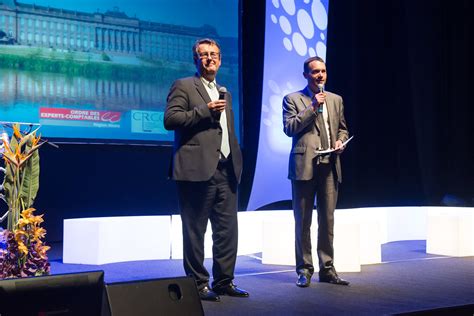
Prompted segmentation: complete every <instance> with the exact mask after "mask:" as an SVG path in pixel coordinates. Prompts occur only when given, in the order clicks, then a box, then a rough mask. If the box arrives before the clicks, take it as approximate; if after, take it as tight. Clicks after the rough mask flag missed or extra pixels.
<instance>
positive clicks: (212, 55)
mask: <svg viewBox="0 0 474 316" xmlns="http://www.w3.org/2000/svg"><path fill="white" fill-rule="evenodd" d="M198 55H199V58H200V59H214V60H215V59H219V57H220V56H221V54H220V53H216V52H210V53H199V54H198Z"/></svg>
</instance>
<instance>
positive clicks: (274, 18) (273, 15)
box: [270, 14, 278, 24]
mask: <svg viewBox="0 0 474 316" xmlns="http://www.w3.org/2000/svg"><path fill="white" fill-rule="evenodd" d="M270 17H271V19H272V22H273V23H275V24H276V23H277V22H278V20H277V17H276V16H275V14H272V15H271V16H270Z"/></svg>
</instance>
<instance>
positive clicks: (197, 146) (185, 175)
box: [164, 76, 242, 182]
mask: <svg viewBox="0 0 474 316" xmlns="http://www.w3.org/2000/svg"><path fill="white" fill-rule="evenodd" d="M226 101H227V106H226V110H225V111H226V115H227V129H228V131H229V143H230V150H231V158H232V164H233V167H234V172H235V177H236V179H237V182H240V176H241V174H242V153H241V151H240V147H239V144H238V142H237V137H236V135H235V128H234V112H233V111H232V97H231V95H230V93H226ZM167 102H168V103H167V106H166V111H165V118H164V125H165V128H166V129H167V130H174V132H175V136H174V151H173V161H172V172H171V175H172V178H173V179H174V180H177V181H207V180H209V179H210V178H211V177H212V176H213V175H214V172H215V171H216V168H217V163H218V162H219V158H220V151H219V150H220V146H221V139H222V129H221V127H220V124H219V119H218V117H217V116H216V115H215V114H214V115H213V114H212V113H211V111H210V110H209V109H208V107H207V103H209V102H211V99H210V98H209V95H208V93H207V91H206V89H205V88H204V85H203V83H202V81H201V79H200V78H199V77H198V76H194V77H188V78H183V79H179V80H177V81H175V82H174V83H173V85H172V86H171V90H170V92H169V94H168V99H167Z"/></svg>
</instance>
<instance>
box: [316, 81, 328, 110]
mask: <svg viewBox="0 0 474 316" xmlns="http://www.w3.org/2000/svg"><path fill="white" fill-rule="evenodd" d="M318 89H319V93H316V94H315V95H314V99H313V109H314V111H315V112H318V113H323V104H324V102H325V101H326V93H325V92H324V84H322V83H319V84H318Z"/></svg>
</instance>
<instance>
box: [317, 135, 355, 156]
mask: <svg viewBox="0 0 474 316" xmlns="http://www.w3.org/2000/svg"><path fill="white" fill-rule="evenodd" d="M352 138H354V135H352V136H351V137H350V138H349V139H348V140H346V141H345V142H344V143H342V146H343V147H346V145H347V144H348V143H349V142H350V141H351V140H352ZM334 151H336V149H334V148H330V149H325V150H316V151H315V152H316V155H325V154H329V153H332V152H334Z"/></svg>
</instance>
